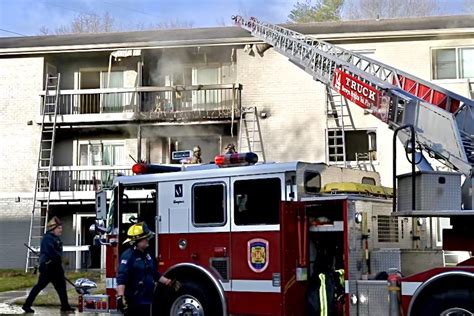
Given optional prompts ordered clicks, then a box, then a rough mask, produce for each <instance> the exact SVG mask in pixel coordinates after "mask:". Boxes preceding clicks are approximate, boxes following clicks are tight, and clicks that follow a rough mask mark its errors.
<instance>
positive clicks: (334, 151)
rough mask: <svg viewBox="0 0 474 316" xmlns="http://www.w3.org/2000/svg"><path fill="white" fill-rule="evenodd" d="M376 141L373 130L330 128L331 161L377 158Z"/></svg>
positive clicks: (329, 147)
mask: <svg viewBox="0 0 474 316" xmlns="http://www.w3.org/2000/svg"><path fill="white" fill-rule="evenodd" d="M343 136H344V137H343ZM343 140H344V141H343ZM344 143H345V144H344ZM375 143H376V134H375V132H374V131H373V130H370V131H368V130H350V131H342V130H340V129H335V130H328V154H329V162H343V161H344V160H346V161H357V160H358V161H361V160H364V161H365V160H375V159H376V156H375V150H374V149H375V146H376V145H375ZM344 158H345V159H344Z"/></svg>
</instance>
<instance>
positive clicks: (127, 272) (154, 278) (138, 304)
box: [117, 222, 179, 315]
mask: <svg viewBox="0 0 474 316" xmlns="http://www.w3.org/2000/svg"><path fill="white" fill-rule="evenodd" d="M127 235H128V239H127V240H125V242H124V244H126V243H130V245H131V246H132V247H130V248H129V249H127V250H125V251H124V252H123V253H122V255H121V256H120V261H119V269H118V275H117V309H118V310H119V311H121V312H122V313H124V314H125V315H150V313H151V304H152V302H153V292H154V289H155V284H156V282H160V283H162V284H165V285H168V286H171V287H173V288H175V289H177V287H178V288H179V284H178V282H177V281H172V280H170V279H168V278H166V277H164V276H162V275H161V274H160V273H159V272H158V269H157V266H156V260H155V258H153V257H152V256H151V255H150V253H149V252H148V251H147V248H148V246H149V243H148V240H149V239H150V238H152V237H153V235H154V233H153V232H152V231H151V230H150V229H149V228H148V226H147V225H146V224H145V223H144V222H142V223H137V224H134V225H132V226H131V227H130V228H129V229H128V232H127Z"/></svg>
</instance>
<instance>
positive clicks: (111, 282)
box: [105, 278, 117, 289]
mask: <svg viewBox="0 0 474 316" xmlns="http://www.w3.org/2000/svg"><path fill="white" fill-rule="evenodd" d="M116 287H117V278H106V279H105V288H106V289H115V288H116Z"/></svg>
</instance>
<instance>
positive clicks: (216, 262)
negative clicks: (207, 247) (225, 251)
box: [210, 258, 229, 281]
mask: <svg viewBox="0 0 474 316" xmlns="http://www.w3.org/2000/svg"><path fill="white" fill-rule="evenodd" d="M210 263H211V267H212V269H213V270H214V271H215V272H217V274H219V276H220V277H221V278H222V280H224V281H227V280H229V259H228V258H211V259H210Z"/></svg>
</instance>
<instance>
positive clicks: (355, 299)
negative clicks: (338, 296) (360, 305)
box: [351, 294, 357, 305]
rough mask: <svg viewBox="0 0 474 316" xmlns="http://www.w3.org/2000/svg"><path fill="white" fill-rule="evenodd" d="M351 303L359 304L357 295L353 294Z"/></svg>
mask: <svg viewBox="0 0 474 316" xmlns="http://www.w3.org/2000/svg"><path fill="white" fill-rule="evenodd" d="M351 304H352V305H356V304H357V295H355V294H351Z"/></svg>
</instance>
